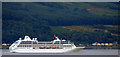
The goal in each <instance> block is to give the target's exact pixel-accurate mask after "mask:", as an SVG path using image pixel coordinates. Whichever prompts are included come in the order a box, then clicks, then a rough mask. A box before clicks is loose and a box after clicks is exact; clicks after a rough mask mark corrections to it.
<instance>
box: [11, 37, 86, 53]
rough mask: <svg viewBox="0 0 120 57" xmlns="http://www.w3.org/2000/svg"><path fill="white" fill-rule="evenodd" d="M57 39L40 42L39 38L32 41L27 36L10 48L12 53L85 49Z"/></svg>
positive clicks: (60, 51)
mask: <svg viewBox="0 0 120 57" xmlns="http://www.w3.org/2000/svg"><path fill="white" fill-rule="evenodd" d="M54 37H55V38H56V39H55V40H53V41H51V42H38V40H37V38H33V39H31V38H30V37H29V36H25V38H24V39H23V40H22V39H21V38H19V40H17V41H16V42H14V43H13V44H12V45H11V46H10V47H9V50H10V52H15V53H65V52H70V51H73V50H76V49H80V48H85V47H76V46H75V45H74V44H73V43H71V42H70V41H67V40H60V39H59V38H58V37H56V36H54Z"/></svg>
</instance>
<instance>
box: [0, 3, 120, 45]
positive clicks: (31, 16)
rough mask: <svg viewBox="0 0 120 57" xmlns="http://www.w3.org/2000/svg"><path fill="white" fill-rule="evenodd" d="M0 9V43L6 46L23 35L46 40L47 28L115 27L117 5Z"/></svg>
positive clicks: (17, 5) (40, 5)
mask: <svg viewBox="0 0 120 57" xmlns="http://www.w3.org/2000/svg"><path fill="white" fill-rule="evenodd" d="M2 6H3V7H2V14H3V15H2V18H3V42H9V43H10V42H12V41H14V40H16V38H17V37H20V36H22V37H23V36H24V35H31V36H34V37H41V38H42V39H41V40H46V39H47V38H48V37H51V35H53V34H50V32H51V28H50V26H71V25H95V24H103V25H118V10H120V8H119V7H118V3H106V2H105V3H83V2H76V3H75V2H74V3H68V2H65V3H60V2H55V3H52V2H48V3H45V2H44V3H43V2H39V3H31V2H24V3H23V2H11V3H9V2H8V3H7V2H3V3H2ZM43 36H44V37H46V38H44V37H43ZM7 39H9V40H7ZM48 40H49V39H48Z"/></svg>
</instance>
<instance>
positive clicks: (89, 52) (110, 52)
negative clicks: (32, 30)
mask: <svg viewBox="0 0 120 57" xmlns="http://www.w3.org/2000/svg"><path fill="white" fill-rule="evenodd" d="M0 50H2V55H118V49H82V50H79V51H77V52H71V53H61V54H60V53H47V54H45V53H30V54H29V53H27V54H21V53H10V52H9V50H8V49H0Z"/></svg>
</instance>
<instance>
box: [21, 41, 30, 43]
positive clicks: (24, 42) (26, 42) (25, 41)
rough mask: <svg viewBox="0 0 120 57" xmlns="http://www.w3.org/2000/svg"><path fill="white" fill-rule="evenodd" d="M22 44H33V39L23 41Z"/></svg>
mask: <svg viewBox="0 0 120 57" xmlns="http://www.w3.org/2000/svg"><path fill="white" fill-rule="evenodd" d="M20 44H32V41H22V42H21V43H20Z"/></svg>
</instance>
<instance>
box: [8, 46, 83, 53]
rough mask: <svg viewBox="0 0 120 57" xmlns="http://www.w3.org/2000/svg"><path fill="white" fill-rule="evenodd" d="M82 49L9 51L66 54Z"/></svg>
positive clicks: (16, 50)
mask: <svg viewBox="0 0 120 57" xmlns="http://www.w3.org/2000/svg"><path fill="white" fill-rule="evenodd" d="M83 48H84V47H79V48H73V49H15V50H10V52H13V53H67V52H72V51H76V50H78V49H83Z"/></svg>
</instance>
